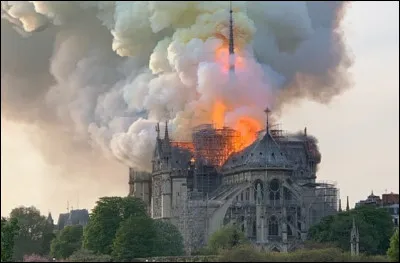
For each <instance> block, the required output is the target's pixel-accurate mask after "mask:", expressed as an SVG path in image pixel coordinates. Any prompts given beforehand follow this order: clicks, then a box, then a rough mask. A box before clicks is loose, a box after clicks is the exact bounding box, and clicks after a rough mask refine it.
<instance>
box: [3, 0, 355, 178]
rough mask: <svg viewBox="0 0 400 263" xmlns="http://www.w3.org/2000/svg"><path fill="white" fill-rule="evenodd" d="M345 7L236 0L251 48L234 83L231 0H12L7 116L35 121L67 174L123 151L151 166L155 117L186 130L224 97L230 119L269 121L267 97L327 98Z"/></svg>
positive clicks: (338, 77) (37, 138) (122, 157)
mask: <svg viewBox="0 0 400 263" xmlns="http://www.w3.org/2000/svg"><path fill="white" fill-rule="evenodd" d="M344 8H345V5H344V3H343V2H234V12H235V14H234V19H235V30H237V32H239V33H238V34H236V36H235V38H237V39H236V40H237V41H235V43H238V45H240V43H242V44H243V49H245V50H246V52H247V53H245V54H247V55H244V60H245V62H246V67H245V68H244V69H243V70H242V71H241V69H240V67H236V68H237V83H235V84H234V85H233V87H227V86H226V81H225V77H224V73H223V72H221V70H220V69H219V68H218V63H216V62H215V58H214V53H215V52H216V50H217V49H218V47H220V46H221V43H222V42H221V39H218V38H216V37H215V36H216V35H222V36H224V35H225V36H226V35H227V21H228V16H227V4H226V3H225V2H179V3H175V2H157V1H154V2H145V1H135V2H119V1H117V2H112V1H106V2H86V1H81V2H57V1H55V2H35V1H33V2H32V3H31V2H6V1H3V2H2V17H3V19H2V21H1V36H2V45H1V76H2V77H1V110H2V118H6V119H9V120H13V121H17V122H24V123H30V124H32V125H35V126H37V127H38V133H36V134H32V141H33V143H34V144H35V145H36V146H37V148H39V149H40V150H41V152H42V154H43V155H44V156H45V157H46V160H47V161H48V162H50V163H52V164H57V165H61V166H62V167H64V168H65V169H66V170H68V174H69V175H70V176H72V175H74V171H76V170H78V169H79V170H81V169H82V167H83V166H88V167H94V166H95V167H97V168H96V169H95V170H93V171H90V172H88V176H90V175H94V174H102V173H101V167H104V166H110V165H116V164H114V161H113V160H114V159H115V158H116V159H118V160H119V161H121V162H123V163H125V164H127V165H130V166H132V167H136V168H140V169H149V166H150V162H149V159H150V155H151V153H152V147H153V145H154V137H155V132H154V124H155V122H156V121H158V120H161V121H163V120H164V119H166V118H169V119H171V120H172V121H171V123H172V131H173V132H174V133H175V134H182V136H183V135H184V134H185V131H188V130H190V128H191V127H193V126H194V125H195V124H199V122H203V121H209V120H210V117H209V116H210V114H209V113H210V109H211V108H212V107H210V105H212V103H213V102H214V101H215V100H216V99H218V100H222V101H223V102H224V103H225V104H226V105H228V106H229V110H230V112H228V114H227V116H229V119H231V120H232V122H234V121H235V119H236V118H238V117H240V116H241V115H243V114H246V115H250V116H252V117H254V118H256V119H258V120H260V121H263V120H262V118H263V116H262V114H261V115H260V112H262V110H263V109H264V108H265V106H270V107H272V108H273V109H274V110H275V111H276V112H278V111H279V109H280V108H281V107H282V106H283V105H285V104H286V103H292V102H294V101H296V100H299V99H304V98H305V99H310V100H314V101H318V102H321V103H328V102H329V101H330V100H331V99H332V98H333V97H334V96H336V95H339V94H341V92H343V90H346V89H347V88H348V87H349V80H348V76H347V69H348V68H349V67H350V65H351V59H350V58H349V56H348V52H347V50H346V46H345V45H344V42H343V33H342V32H341V30H340V27H339V25H340V20H341V18H342V16H343V13H344ZM196 18H197V19H196ZM22 32H29V34H27V33H22ZM260 116H261V117H260ZM227 118H228V117H227ZM116 167H117V166H116Z"/></svg>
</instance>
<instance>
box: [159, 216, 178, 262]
mask: <svg viewBox="0 0 400 263" xmlns="http://www.w3.org/2000/svg"><path fill="white" fill-rule="evenodd" d="M153 226H154V229H155V232H156V240H155V244H154V250H153V253H152V256H153V257H157V256H182V255H183V254H184V244H183V237H182V235H181V233H180V232H179V230H178V228H177V227H176V226H174V225H173V224H171V223H169V222H168V221H163V220H154V224H153Z"/></svg>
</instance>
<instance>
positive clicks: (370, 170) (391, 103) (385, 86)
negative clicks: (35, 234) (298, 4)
mask: <svg viewBox="0 0 400 263" xmlns="http://www.w3.org/2000/svg"><path fill="white" fill-rule="evenodd" d="M342 28H343V30H344V31H345V37H346V42H347V45H348V46H349V49H350V50H351V52H352V54H353V57H354V64H353V66H352V67H351V69H350V72H351V74H352V82H353V85H352V87H351V88H350V89H349V90H347V91H345V92H344V93H343V94H341V95H339V96H337V97H335V98H334V99H333V100H332V102H331V103H329V104H327V105H323V104H319V103H316V102H310V101H306V100H303V101H301V102H299V103H295V104H291V105H288V106H285V107H284V108H283V112H282V117H281V118H280V119H279V123H280V124H281V125H282V128H283V129H284V130H287V131H298V130H302V129H304V127H307V131H308V133H309V134H311V135H313V136H315V137H316V138H317V139H318V142H319V144H318V145H319V149H320V151H321V154H322V161H321V164H320V166H319V170H318V172H317V180H326V181H335V182H337V187H338V188H339V189H340V196H341V199H342V207H345V202H346V196H349V198H350V206H351V207H354V204H355V202H358V201H359V200H363V199H365V198H366V197H367V196H368V195H369V194H370V193H371V191H374V194H376V195H381V194H383V193H385V192H388V193H390V192H395V193H399V137H398V135H399V3H398V2H353V3H352V4H351V7H350V8H348V9H347V11H346V15H345V18H344V21H343V26H342ZM2 34H3V33H2ZM2 42H3V38H2ZM2 52H3V49H2ZM2 59H3V55H2ZM262 110H263V109H260V111H262ZM34 133H35V127H34V125H26V124H24V123H18V122H13V121H10V120H7V119H5V118H3V115H2V119H1V173H2V176H1V215H2V216H8V214H9V212H10V211H11V210H12V209H13V208H15V207H17V206H22V205H24V206H35V207H37V208H38V209H39V210H40V211H41V212H42V214H45V215H46V214H47V213H48V212H50V211H51V212H52V215H53V218H57V217H58V214H59V213H64V212H66V210H67V202H69V204H70V206H73V207H74V208H77V207H79V208H87V209H89V210H90V209H92V208H93V206H94V204H95V202H96V201H97V199H98V198H99V197H102V196H113V195H118V196H126V195H127V194H128V168H127V167H126V166H125V165H123V164H119V163H117V162H112V163H111V161H110V165H109V166H108V169H107V170H105V169H104V168H101V170H102V171H101V172H102V173H103V174H109V176H101V177H85V173H90V172H92V173H96V172H98V170H99V169H100V168H98V169H96V167H90V162H89V161H87V162H85V161H82V164H83V165H86V166H89V167H85V169H84V170H82V174H79V175H76V176H74V177H73V178H68V176H65V174H66V173H68V171H61V170H60V167H58V166H57V165H52V164H49V163H46V161H45V160H44V159H43V158H42V156H41V155H40V153H38V151H37V149H35V148H34V147H33V146H32V144H31V141H30V140H31V139H32V136H31V135H32V134H34ZM28 135H29V136H28ZM61 175H63V176H61Z"/></svg>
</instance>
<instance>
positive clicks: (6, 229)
mask: <svg viewBox="0 0 400 263" xmlns="http://www.w3.org/2000/svg"><path fill="white" fill-rule="evenodd" d="M18 231H19V226H18V220H17V219H15V218H13V219H10V220H7V219H6V218H4V217H2V218H1V262H7V261H11V260H12V255H13V251H14V243H15V242H14V240H15V237H16V236H17V235H18Z"/></svg>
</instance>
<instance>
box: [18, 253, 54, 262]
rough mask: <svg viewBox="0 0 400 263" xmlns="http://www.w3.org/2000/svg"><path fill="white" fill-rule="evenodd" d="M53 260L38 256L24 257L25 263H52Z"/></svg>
mask: <svg viewBox="0 0 400 263" xmlns="http://www.w3.org/2000/svg"><path fill="white" fill-rule="evenodd" d="M51 261H52V260H50V259H48V258H46V257H42V256H39V255H36V254H32V255H25V256H24V262H51Z"/></svg>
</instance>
